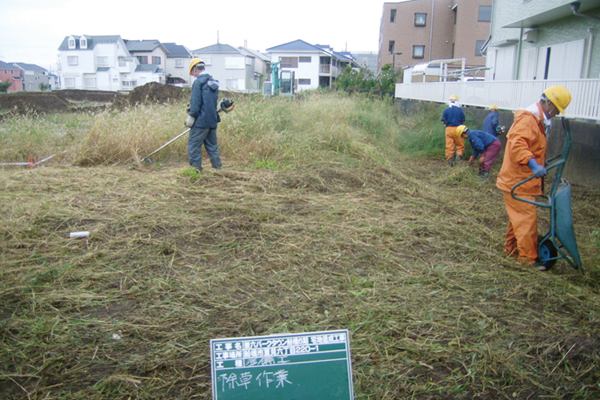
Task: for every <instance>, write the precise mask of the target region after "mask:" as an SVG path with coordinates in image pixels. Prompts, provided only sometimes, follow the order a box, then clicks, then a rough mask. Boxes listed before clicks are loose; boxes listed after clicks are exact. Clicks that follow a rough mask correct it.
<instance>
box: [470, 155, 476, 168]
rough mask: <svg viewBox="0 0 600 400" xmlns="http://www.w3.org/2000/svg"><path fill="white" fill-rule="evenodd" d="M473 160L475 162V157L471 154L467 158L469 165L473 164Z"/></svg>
mask: <svg viewBox="0 0 600 400" xmlns="http://www.w3.org/2000/svg"><path fill="white" fill-rule="evenodd" d="M474 162H475V157H473V156H471V158H469V167H470V166H471V165H473V163H474Z"/></svg>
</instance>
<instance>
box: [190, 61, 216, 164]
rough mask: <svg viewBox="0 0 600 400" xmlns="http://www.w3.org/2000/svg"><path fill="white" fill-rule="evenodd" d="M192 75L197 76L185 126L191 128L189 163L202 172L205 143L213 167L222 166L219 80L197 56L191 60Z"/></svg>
mask: <svg viewBox="0 0 600 400" xmlns="http://www.w3.org/2000/svg"><path fill="white" fill-rule="evenodd" d="M190 76H194V77H196V80H195V81H194V84H193V85H192V95H191V97H190V109H189V111H188V116H187V119H186V120H185V126H187V127H189V128H191V129H190V136H189V138H188V158H189V160H190V165H191V166H192V167H195V168H197V169H199V170H200V171H202V153H201V150H202V145H203V144H204V148H206V152H207V153H208V157H209V158H210V163H211V164H212V166H213V168H215V169H221V157H220V156H219V147H218V144H217V124H218V123H219V122H221V117H219V113H218V112H217V103H218V101H219V82H218V81H216V80H214V79H213V77H212V76H210V75H209V74H208V72H206V70H205V68H204V61H202V60H201V59H199V58H194V59H193V60H192V61H191V62H190Z"/></svg>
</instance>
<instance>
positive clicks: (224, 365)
mask: <svg viewBox="0 0 600 400" xmlns="http://www.w3.org/2000/svg"><path fill="white" fill-rule="evenodd" d="M210 361H211V378H212V398H213V400H237V399H240V400H241V399H263V400H268V399H277V400H286V399H290V400H291V399H307V400H308V399H317V398H321V399H328V400H352V399H353V398H354V390H353V383H352V362H351V358H350V335H349V333H348V330H336V331H323V332H307V333H293V334H292V333H287V334H276V335H269V336H254V337H241V338H227V339H213V340H211V341H210Z"/></svg>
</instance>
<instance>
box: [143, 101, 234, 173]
mask: <svg viewBox="0 0 600 400" xmlns="http://www.w3.org/2000/svg"><path fill="white" fill-rule="evenodd" d="M234 108H235V102H234V101H233V100H229V99H228V98H224V99H223V101H221V107H220V108H219V110H218V111H217V113H220V112H221V111H223V112H225V113H228V112H230V111H232V110H233V109H234ZM188 111H189V107H188ZM190 129H191V128H187V129H186V130H185V131H183V132H181V133H180V134H179V135H177V136H175V137H174V138H173V139H171V140H169V141H168V142H167V143H165V144H163V145H162V146H160V147H159V148H158V149H156V150H154V151H153V152H152V153H150V154H148V155H147V156H146V157H144V158H142V159H141V160H140V161H141V162H144V161H147V162H149V163H152V160H151V159H150V156H151V155H153V154H156V153H158V152H159V151H160V150H162V149H164V148H165V147H167V146H168V145H170V144H171V143H173V142H174V141H176V140H177V139H179V138H180V137H182V136H183V135H185V134H186V133H188V132H189V131H190Z"/></svg>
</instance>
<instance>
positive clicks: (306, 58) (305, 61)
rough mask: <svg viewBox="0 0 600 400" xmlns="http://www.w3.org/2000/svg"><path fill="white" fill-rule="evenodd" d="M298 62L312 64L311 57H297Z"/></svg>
mask: <svg viewBox="0 0 600 400" xmlns="http://www.w3.org/2000/svg"><path fill="white" fill-rule="evenodd" d="M298 62H301V63H310V62H312V57H298Z"/></svg>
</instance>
